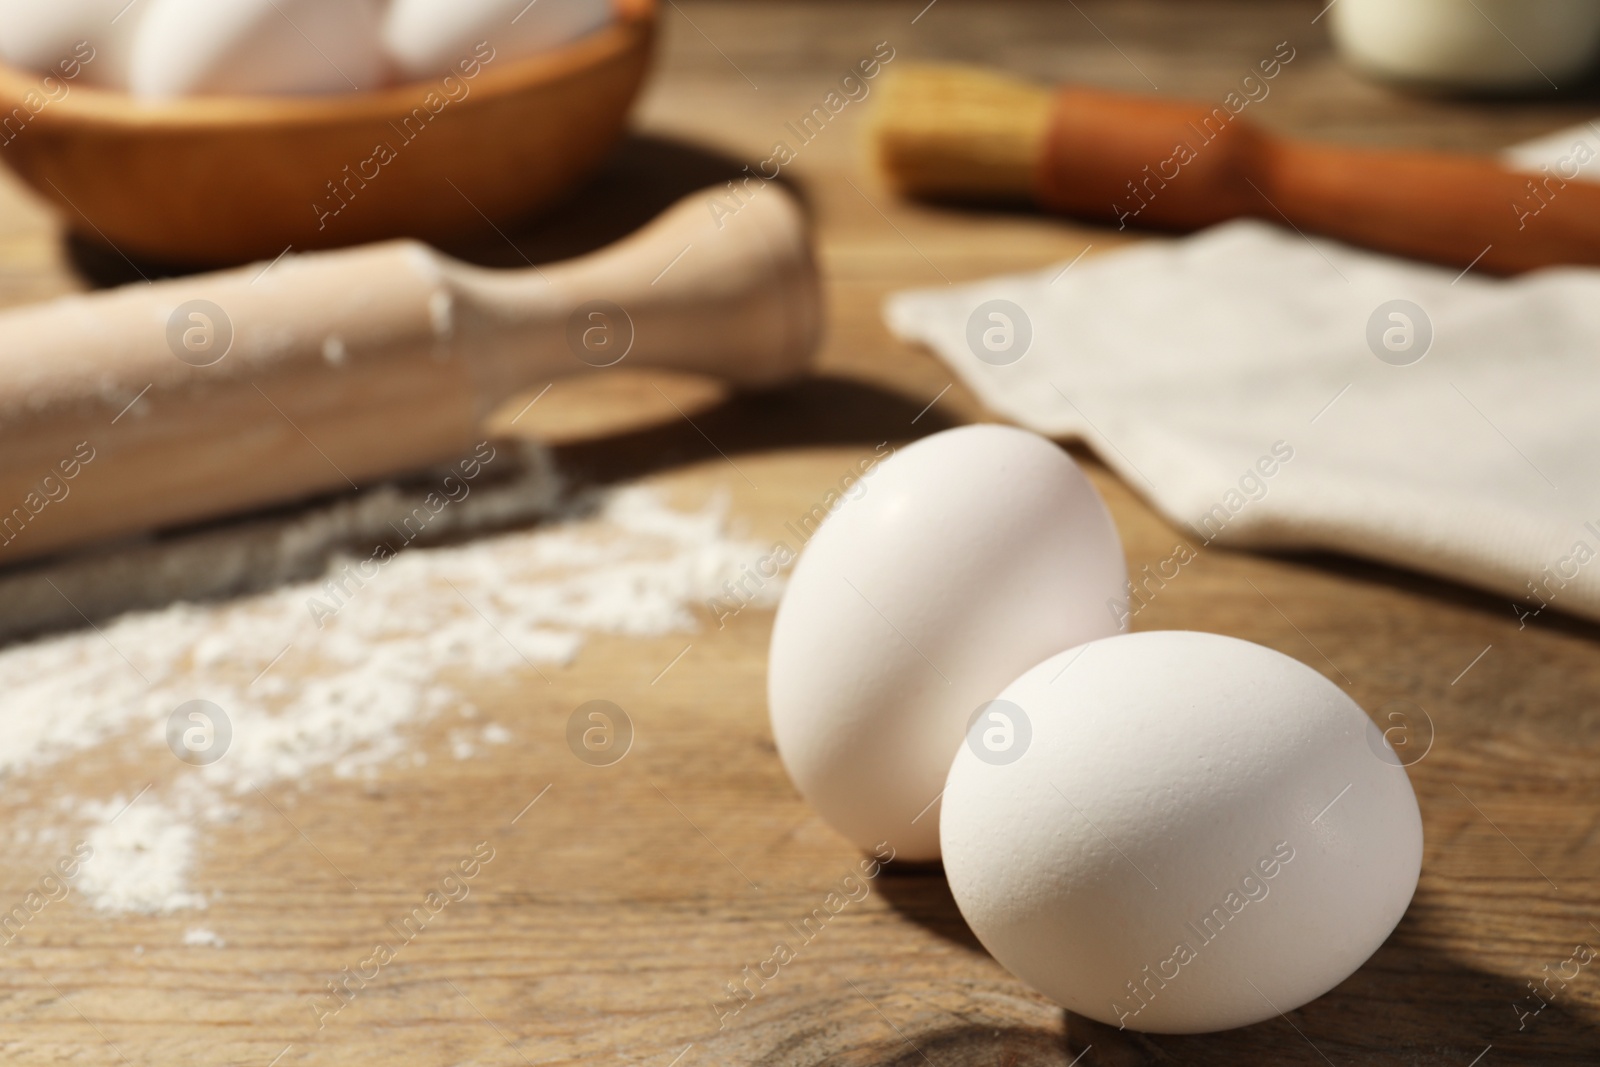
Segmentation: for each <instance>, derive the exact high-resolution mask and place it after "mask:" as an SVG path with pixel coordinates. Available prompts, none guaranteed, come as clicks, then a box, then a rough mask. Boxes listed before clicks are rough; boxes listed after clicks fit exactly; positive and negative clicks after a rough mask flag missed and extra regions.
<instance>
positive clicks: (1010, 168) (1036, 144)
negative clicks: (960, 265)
mask: <svg viewBox="0 0 1600 1067" xmlns="http://www.w3.org/2000/svg"><path fill="white" fill-rule="evenodd" d="M881 92H882V97H881V99H880V100H879V102H878V107H877V112H876V119H875V121H874V122H873V125H872V130H871V137H872V141H873V145H874V149H875V155H876V156H877V159H878V164H879V166H880V167H881V168H882V170H883V173H884V176H885V177H886V179H887V180H888V182H889V184H890V186H891V187H892V188H894V189H895V191H896V192H898V193H900V194H901V195H904V196H917V197H926V198H930V199H961V200H1015V199H1025V198H1027V197H1028V196H1029V194H1030V193H1031V192H1032V190H1033V184H1034V175H1035V170H1036V168H1037V166H1038V163H1039V158H1040V156H1041V155H1042V154H1043V152H1044V140H1045V136H1046V135H1047V133H1048V132H1049V126H1050V116H1051V110H1052V104H1053V99H1054V98H1053V96H1052V94H1051V92H1050V91H1049V90H1048V89H1045V88H1043V87H1041V86H1038V85H1035V84H1033V83H1031V82H1026V81H1021V80H1019V79H1015V78H1008V77H1006V76H1004V75H1000V74H995V73H992V72H990V71H986V70H982V69H979V68H976V67H959V66H911V67H904V68H901V69H898V70H895V71H893V72H892V73H891V75H890V76H889V77H886V78H885V79H884V85H883V88H882V90H881Z"/></svg>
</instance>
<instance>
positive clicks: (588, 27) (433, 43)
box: [383, 0, 612, 78]
mask: <svg viewBox="0 0 1600 1067" xmlns="http://www.w3.org/2000/svg"><path fill="white" fill-rule="evenodd" d="M611 15H612V11H611V0H536V2H534V3H529V0H448V2H441V0H391V3H390V5H389V13H388V15H387V16H386V17H385V19H384V24H383V43H384V48H385V49H386V50H387V51H388V54H389V57H390V59H391V60H392V61H393V62H394V64H395V66H396V67H397V68H398V69H399V70H400V72H401V73H402V74H403V75H404V76H405V77H407V78H429V77H436V76H441V75H445V74H449V73H450V72H451V71H452V70H453V69H455V67H456V66H457V64H459V63H461V62H462V61H464V60H470V59H472V58H473V57H474V56H477V46H478V44H479V43H480V42H487V43H488V45H489V46H490V47H491V48H493V50H494V51H493V55H494V57H495V59H496V60H498V61H500V62H506V61H510V60H514V59H521V58H523V57H524V56H530V55H533V54H535V53H536V52H543V51H546V50H548V49H551V48H555V47H557V46H558V45H563V44H566V43H567V42H568V41H573V40H576V39H577V38H579V37H582V36H583V35H584V34H586V33H591V32H593V31H594V30H597V29H599V28H600V27H601V26H604V25H605V24H606V23H607V22H609V21H611ZM478 58H480V59H481V58H482V57H481V56H478Z"/></svg>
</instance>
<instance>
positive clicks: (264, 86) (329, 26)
mask: <svg viewBox="0 0 1600 1067" xmlns="http://www.w3.org/2000/svg"><path fill="white" fill-rule="evenodd" d="M141 3H145V4H148V5H149V9H148V10H147V11H146V12H145V13H144V17H143V19H142V20H141V21H140V23H139V31H138V35H137V37H136V39H135V40H134V43H133V60H132V69H131V72H130V75H129V82H130V85H131V88H132V91H133V92H134V94H135V95H137V96H140V97H144V98H146V99H151V100H164V99H170V98H172V97H179V96H189V95H199V94H256V93H261V94H297V93H342V92H354V91H356V90H362V89H373V88H377V87H378V86H379V85H381V84H382V83H383V81H384V78H385V63H384V59H383V52H382V48H381V46H380V44H379V23H380V18H381V11H380V9H379V5H378V4H377V2H376V0H231V2H229V3H218V2H217V0H141Z"/></svg>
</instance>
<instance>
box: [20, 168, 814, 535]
mask: <svg viewBox="0 0 1600 1067" xmlns="http://www.w3.org/2000/svg"><path fill="white" fill-rule="evenodd" d="M708 195H709V194H700V195H694V196H690V197H688V198H687V199H685V200H683V201H681V202H680V203H678V204H677V205H675V206H674V207H673V208H671V209H670V210H669V211H667V212H666V213H665V214H663V215H662V216H661V217H660V218H658V219H656V220H655V221H654V222H653V223H652V224H651V225H649V226H648V227H646V228H645V229H643V230H641V231H640V232H639V233H637V234H634V235H633V236H631V237H629V238H627V239H625V240H623V241H620V242H618V243H617V244H616V245H614V246H612V247H610V248H606V249H603V250H601V251H599V252H597V253H594V254H593V255H589V256H585V257H583V258H580V259H576V260H571V261H569V262H565V263H561V264H558V265H555V266H549V267H545V268H543V269H542V270H541V269H527V270H518V271H493V270H486V269H482V268H478V267H473V266H469V265H466V264H463V263H460V262H456V261H454V260H451V259H449V258H447V257H445V256H442V255H440V254H439V253H437V252H435V251H433V250H431V249H429V248H428V247H426V246H425V245H421V244H418V243H415V242H410V241H395V242H390V243H385V244H378V245H370V246H367V247H363V248H355V249H349V250H345V251H337V252H319V253H314V254H308V255H303V256H291V257H286V258H284V259H283V260H282V261H280V262H278V263H276V264H273V265H270V266H265V267H264V266H263V265H259V264H258V265H256V266H255V267H251V268H245V269H242V270H236V271H227V272H223V273H217V274H208V275H202V276H197V277H190V278H183V279H178V280H173V281H162V282H158V283H155V284H153V285H134V286H129V287H126V288H123V289H119V290H114V291H111V292H106V293H97V294H93V295H88V296H79V297H71V298H67V299H63V300H58V301H55V302H53V303H48V304H43V305H37V306H33V307H29V308H25V309H22V310H18V311H12V312H9V313H6V314H3V315H0V565H3V564H6V563H11V562H14V561H17V560H20V559H24V558H28V557H32V556H38V555H41V554H44V553H46V552H50V551H53V550H56V549H60V548H65V547H69V546H72V545H78V544H84V543H86V542H90V541H94V540H98V539H102V538H107V537H114V536H118V535H124V534H129V533H132V532H136V531H141V530H147V529H152V528H157V527H162V526H168V525H172V524H175V523H181V522H188V521H193V520H197V519H204V518H209V517H212V516H217V515H222V514H226V513H228V512H231V511H236V510H241V509H245V508H251V507H259V506H261V505H266V504H272V503H276V502H280V501H286V500H291V499H294V498H297V497H302V496H305V495H307V494H311V493H316V492H320V491H327V490H336V489H346V488H349V487H350V486H361V487H365V486H366V485H367V484H369V482H370V481H371V480H372V479H375V478H381V477H384V476H387V475H391V474H395V473H398V472H402V471H407V470H414V469H417V468H420V467H425V466H428V465H429V464H433V463H439V462H446V461H450V460H453V459H455V458H457V457H459V456H461V455H463V454H464V453H465V452H466V451H467V450H468V449H470V448H471V446H472V444H473V443H474V442H476V441H478V440H480V439H481V437H482V433H483V431H482V429H481V426H482V422H483V419H484V416H485V415H486V413H487V412H489V411H490V410H491V409H493V408H495V407H497V406H499V405H500V404H501V403H503V402H504V401H505V400H506V399H507V398H508V397H510V396H511V395H512V394H513V393H515V392H517V391H519V390H524V389H527V388H529V387H536V386H539V385H542V384H543V383H545V382H548V381H550V380H551V379H553V378H557V377H561V376H564V375H569V374H577V373H592V372H594V371H595V370H597V369H601V368H603V367H606V366H619V365H620V366H624V367H661V368H672V369H676V370H683V371H693V372H701V373H705V374H710V375H716V376H718V377H721V378H723V379H725V380H727V381H728V382H730V383H731V384H733V385H736V386H747V387H761V386H767V385H772V384H776V383H779V382H782V381H784V380H786V379H789V378H792V377H795V376H797V375H798V374H800V373H801V372H802V371H803V369H804V366H805V364H806V362H807V360H808V358H809V357H810V355H811V353H812V351H813V350H814V348H815V347H816V343H817V340H818V335H819V330H820V321H821V313H820V306H819V297H818V286H817V277H816V271H815V266H814V264H813V261H812V257H811V252H810V246H809V244H808V240H807V234H806V227H805V222H804V219H803V217H802V215H801V212H800V210H799V208H798V206H797V205H796V203H795V201H794V200H793V199H792V198H791V197H790V196H789V194H788V193H786V192H784V191H783V190H782V189H781V188H780V187H779V186H776V185H769V186H767V187H765V188H764V189H762V190H761V191H760V193H759V194H758V195H756V196H754V197H752V198H751V199H750V200H748V202H746V203H745V205H744V206H743V207H741V208H740V210H739V211H738V212H737V213H735V214H733V215H731V216H730V215H728V214H727V213H726V212H722V213H718V214H720V215H721V218H720V220H719V219H718V218H717V217H716V216H715V215H714V214H713V213H712V212H711V211H710V210H709V207H708ZM86 456H87V457H90V458H88V459H87V462H85V457H86ZM68 472H70V475H71V476H70V477H69V476H68Z"/></svg>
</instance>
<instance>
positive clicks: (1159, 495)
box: [885, 175, 1600, 620]
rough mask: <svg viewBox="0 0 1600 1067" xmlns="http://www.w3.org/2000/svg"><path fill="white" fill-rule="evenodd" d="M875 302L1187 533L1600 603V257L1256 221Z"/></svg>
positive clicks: (1511, 598)
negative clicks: (1435, 259)
mask: <svg viewBox="0 0 1600 1067" xmlns="http://www.w3.org/2000/svg"><path fill="white" fill-rule="evenodd" d="M1585 177H1587V175H1585ZM1508 209H1509V206H1508ZM1537 224H1538V222H1537V219H1536V218H1534V219H1532V220H1530V222H1529V225H1537ZM885 315H886V318H887V320H888V323H889V326H890V328H891V329H892V330H893V331H894V333H896V334H897V335H898V336H900V337H901V338H904V339H907V340H913V341H919V342H922V343H924V344H926V345H928V346H929V347H930V348H932V349H933V350H934V351H935V352H936V353H937V354H938V355H939V356H940V357H942V358H943V360H944V361H945V362H946V363H948V364H949V365H950V367H951V368H952V370H953V371H954V372H955V373H956V374H957V375H958V376H959V377H960V378H961V379H962V380H963V381H965V382H966V383H967V384H968V385H969V386H970V387H972V388H973V389H974V390H975V391H976V392H977V393H978V394H979V396H980V397H981V398H982V399H983V400H984V401H985V402H986V403H987V404H988V405H989V406H990V407H991V408H993V409H994V410H995V411H997V412H998V413H1000V414H1002V415H1004V416H1006V417H1008V418H1011V419H1013V420H1015V421H1016V422H1018V423H1020V424H1022V425H1024V426H1028V427H1031V428H1033V429H1035V430H1038V431H1040V432H1042V433H1046V434H1050V435H1052V436H1056V437H1073V438H1081V439H1082V440H1084V441H1085V442H1087V443H1088V444H1089V446H1090V447H1092V448H1093V449H1094V450H1095V452H1096V453H1097V454H1098V455H1099V456H1100V457H1101V458H1102V459H1103V460H1105V462H1106V463H1107V464H1108V465H1109V466H1110V467H1112V468H1113V469H1114V470H1115V471H1116V472H1117V473H1118V474H1119V475H1121V476H1122V477H1123V478H1124V479H1125V480H1126V481H1128V482H1129V483H1130V484H1131V485H1133V486H1134V487H1135V488H1136V489H1138V490H1139V491H1140V492H1141V493H1142V494H1143V495H1145V496H1146V497H1147V498H1148V499H1149V500H1150V501H1151V503H1152V504H1153V505H1154V506H1155V507H1156V508H1157V509H1158V510H1159V511H1161V512H1162V513H1163V514H1164V515H1165V516H1166V517H1167V518H1168V519H1170V520H1171V521H1172V522H1173V523H1175V524H1176V525H1178V526H1179V527H1180V528H1181V529H1182V530H1183V531H1184V533H1185V535H1186V536H1187V538H1188V540H1189V542H1190V544H1189V546H1188V547H1189V548H1190V549H1196V548H1198V546H1200V545H1202V544H1206V543H1210V542H1213V541H1214V542H1216V543H1218V544H1224V545H1234V546H1250V547H1276V548H1294V549H1329V550H1335V551H1341V552H1346V553H1350V554H1354V555H1359V556H1366V557H1370V558H1372V559H1376V560H1381V561H1383V562H1386V563H1390V564H1395V565H1398V566H1403V567H1408V568H1414V569H1416V570H1418V571H1422V572H1425V573H1428V574H1433V575H1437V576H1440V577H1443V578H1446V579H1450V580H1453V581H1459V582H1463V583H1467V584H1470V585H1475V586H1478V587H1480V588H1482V589H1486V590H1489V591H1491V592H1493V593H1496V594H1498V595H1500V596H1504V597H1506V598H1507V601H1508V605H1507V607H1508V610H1509V611H1514V612H1516V613H1518V615H1519V616H1521V617H1523V618H1524V619H1526V618H1527V617H1528V615H1529V614H1530V613H1532V612H1534V611H1537V610H1542V609H1543V607H1544V606H1546V605H1548V606H1550V607H1551V608H1552V609H1558V610H1564V611H1569V612H1572V613H1574V614H1577V615H1581V616H1584V617H1587V618H1590V619H1597V620H1600V270H1592V269H1568V268H1561V269H1552V270H1546V271H1539V272H1536V273H1533V274H1529V275H1524V276H1522V277H1518V278H1514V279H1509V280H1502V279H1494V278H1488V277H1484V276H1481V275H1479V274H1477V273H1475V272H1472V271H1470V270H1469V271H1467V272H1465V273H1461V274H1458V273H1457V272H1455V271H1448V270H1441V269H1438V268H1434V267H1428V266H1422V265H1419V264H1414V263H1410V262H1406V261H1402V260H1397V259H1391V258H1387V257H1383V256H1378V255H1374V254H1372V253H1368V252H1364V251H1360V250H1356V249H1352V248H1348V247H1344V246H1342V245H1339V244H1336V243H1333V242H1329V241H1323V240H1316V239H1308V238H1306V237H1304V236H1302V235H1300V234H1298V233H1296V232H1294V231H1292V230H1283V229H1279V228H1276V227H1273V226H1270V225H1266V224H1264V223H1260V222H1253V221H1241V222H1232V223H1227V224H1224V225H1221V226H1218V227H1215V228H1213V229H1211V230H1208V231H1205V232H1202V233H1200V234H1196V235H1194V236H1191V237H1187V238H1182V239H1177V240H1151V241H1147V242H1144V243H1141V244H1138V245H1135V246H1133V247H1130V248H1127V249H1124V250H1119V251H1116V252H1112V253H1107V254H1104V255H1092V256H1089V257H1087V258H1084V259H1083V260H1082V261H1081V262H1076V263H1074V264H1067V265H1058V266H1055V267H1052V268H1050V269H1047V270H1044V271H1041V272H1038V273H1036V274H1023V275H1016V276H1012V277H1003V278H995V279H990V280H986V281H981V282H977V283H974V284H969V285H959V286H953V287H946V288H939V289H928V290H920V291H913V292H904V293H899V294H896V295H894V296H892V297H891V298H890V299H889V301H888V302H887V305H886V308H885Z"/></svg>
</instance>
